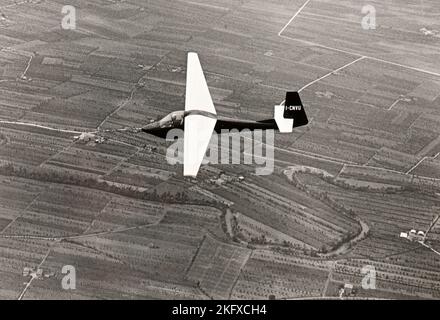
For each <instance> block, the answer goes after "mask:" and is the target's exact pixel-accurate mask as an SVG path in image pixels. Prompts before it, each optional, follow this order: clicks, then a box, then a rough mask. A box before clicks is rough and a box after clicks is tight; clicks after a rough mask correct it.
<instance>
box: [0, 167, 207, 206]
mask: <svg viewBox="0 0 440 320" xmlns="http://www.w3.org/2000/svg"><path fill="white" fill-rule="evenodd" d="M0 175H4V176H15V177H20V178H26V179H32V180H37V181H43V182H50V183H59V184H67V185H74V186H80V187H86V188H91V189H97V190H101V191H104V192H109V193H114V194H118V195H121V196H125V197H129V198H135V199H140V200H149V201H158V202H167V203H189V202H191V204H198V205H206V202H202V201H198V200H193V199H191V201H190V199H189V197H188V194H187V193H186V192H185V191H181V192H176V193H172V192H163V193H161V194H159V193H158V192H157V191H156V190H155V189H154V188H153V189H152V190H147V191H140V190H139V189H138V188H137V187H134V186H127V185H121V184H116V183H109V182H107V181H105V180H102V179H99V178H97V177H93V176H90V175H85V174H81V173H78V174H72V173H69V172H67V171H62V170H54V169H51V168H44V167H31V166H28V167H27V166H22V165H17V164H14V163H4V164H1V165H0ZM199 202H200V203H199Z"/></svg>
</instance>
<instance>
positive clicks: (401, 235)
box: [400, 232, 408, 239]
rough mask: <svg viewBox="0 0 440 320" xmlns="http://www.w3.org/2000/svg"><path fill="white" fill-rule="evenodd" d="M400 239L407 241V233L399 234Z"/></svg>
mask: <svg viewBox="0 0 440 320" xmlns="http://www.w3.org/2000/svg"><path fill="white" fill-rule="evenodd" d="M400 237H401V238H405V239H408V233H406V232H401V233H400Z"/></svg>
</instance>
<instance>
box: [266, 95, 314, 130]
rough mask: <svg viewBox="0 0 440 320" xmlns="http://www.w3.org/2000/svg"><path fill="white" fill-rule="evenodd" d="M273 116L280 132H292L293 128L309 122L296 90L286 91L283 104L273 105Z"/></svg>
mask: <svg viewBox="0 0 440 320" xmlns="http://www.w3.org/2000/svg"><path fill="white" fill-rule="evenodd" d="M274 118H275V122H276V124H277V126H278V129H279V130H280V132H282V133H288V132H292V131H293V128H296V127H300V126H304V125H306V124H308V123H309V120H308V119H307V115H306V112H305V110H304V106H303V104H302V102H301V98H300V96H299V93H298V92H286V100H285V101H284V105H283V104H281V105H278V106H275V109H274Z"/></svg>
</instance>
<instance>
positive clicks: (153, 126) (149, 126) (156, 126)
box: [142, 122, 160, 132]
mask: <svg viewBox="0 0 440 320" xmlns="http://www.w3.org/2000/svg"><path fill="white" fill-rule="evenodd" d="M158 129H160V126H159V123H158V122H153V123H149V124H147V125H145V126H143V127H142V131H144V132H152V131H155V130H158Z"/></svg>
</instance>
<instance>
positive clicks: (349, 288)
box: [344, 283, 353, 296]
mask: <svg viewBox="0 0 440 320" xmlns="http://www.w3.org/2000/svg"><path fill="white" fill-rule="evenodd" d="M352 293H353V285H352V284H351V283H346V284H345V285H344V294H345V295H346V296H349V295H351V294H352Z"/></svg>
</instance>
